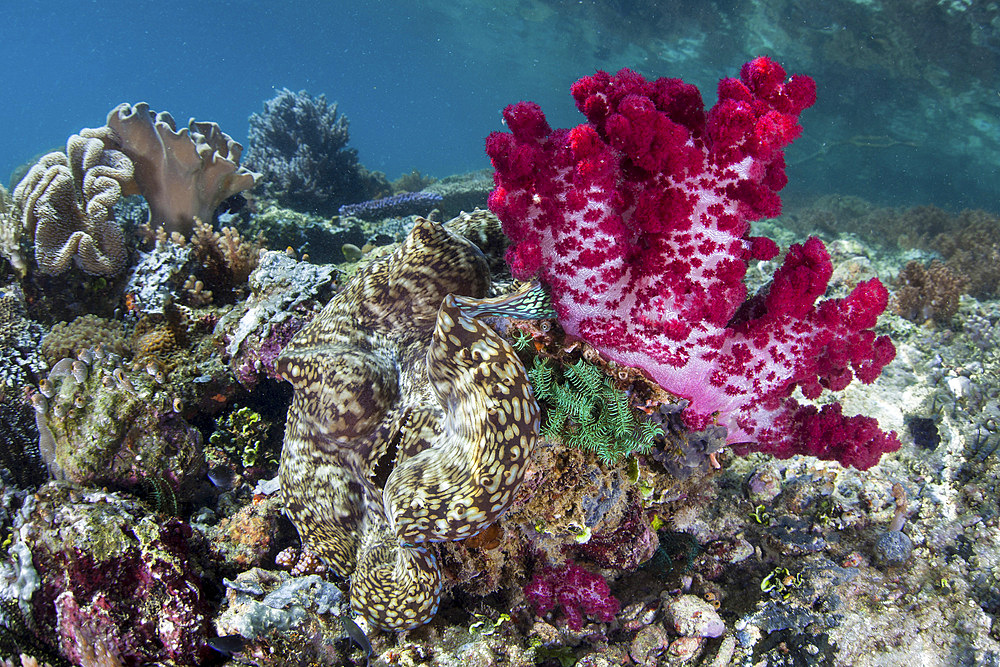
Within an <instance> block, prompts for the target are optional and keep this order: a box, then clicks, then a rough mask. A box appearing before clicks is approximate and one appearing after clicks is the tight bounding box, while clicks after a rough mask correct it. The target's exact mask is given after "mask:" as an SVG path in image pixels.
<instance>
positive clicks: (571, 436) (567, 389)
mask: <svg viewBox="0 0 1000 667" xmlns="http://www.w3.org/2000/svg"><path fill="white" fill-rule="evenodd" d="M528 377H529V379H530V380H531V384H532V387H534V390H535V397H536V399H538V400H539V401H542V402H544V403H545V405H546V407H547V409H548V410H547V415H546V418H545V426H544V427H543V428H542V435H543V436H545V437H546V438H548V439H553V440H560V441H562V442H565V443H567V444H569V445H572V446H574V447H579V448H580V449H583V450H584V451H588V452H594V453H595V454H597V456H598V457H599V458H600V459H601V461H603V462H604V463H608V464H613V463H617V462H618V461H620V460H621V459H623V458H625V457H626V456H628V455H629V454H631V453H633V452H636V453H639V454H645V453H646V452H648V451H649V450H650V449H651V448H652V446H653V439H654V438H655V437H656V436H657V435H659V434H660V432H661V431H660V428H659V427H658V426H657V425H655V424H653V423H652V422H650V421H649V420H645V419H639V418H638V417H637V415H636V411H635V409H634V408H633V407H632V406H631V405H630V403H629V399H628V395H627V394H626V393H625V392H624V391H622V390H620V389H618V388H616V387H615V386H614V384H613V383H612V382H611V379H610V378H609V377H608V376H607V375H606V374H605V373H604V372H603V371H602V370H601V369H600V367H598V366H595V365H594V364H589V363H587V362H586V361H584V360H583V359H580V360H579V361H577V362H576V363H574V364H572V365H570V366H562V367H559V366H556V365H555V364H553V363H552V362H551V361H550V360H548V359H544V358H542V357H535V361H534V364H533V365H532V367H531V369H530V370H529V371H528Z"/></svg>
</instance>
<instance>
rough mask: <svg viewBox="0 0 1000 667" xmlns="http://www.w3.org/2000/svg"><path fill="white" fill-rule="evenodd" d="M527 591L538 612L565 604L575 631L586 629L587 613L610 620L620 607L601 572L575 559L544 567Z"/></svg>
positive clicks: (606, 620)
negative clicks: (587, 568) (584, 627)
mask: <svg viewBox="0 0 1000 667" xmlns="http://www.w3.org/2000/svg"><path fill="white" fill-rule="evenodd" d="M524 595H525V597H527V598H528V601H529V602H530V603H531V605H532V606H533V607H534V609H535V613H536V614H537V615H539V616H544V615H545V614H547V613H549V612H550V611H552V610H553V609H555V608H556V605H560V606H562V609H563V613H564V614H566V624H567V625H569V627H570V629H572V630H574V631H580V630H582V629H583V621H584V616H585V615H586V616H590V617H593V618H595V619H597V620H599V621H603V622H605V623H610V622H611V620H612V619H614V617H615V614H617V613H618V611H619V610H620V609H621V604H620V603H619V602H618V600H617V599H616V598H615V596H613V595H612V594H611V589H610V588H608V583H607V582H606V581H604V578H603V577H602V576H601V575H599V574H594V573H593V572H590V571H588V570H585V569H583V568H582V567H580V566H579V565H576V564H574V563H569V564H568V565H565V566H563V567H549V566H544V567H542V568H541V570H540V571H539V572H538V573H536V574H535V576H534V578H533V579H532V580H531V583H530V584H528V585H527V586H525V588H524Z"/></svg>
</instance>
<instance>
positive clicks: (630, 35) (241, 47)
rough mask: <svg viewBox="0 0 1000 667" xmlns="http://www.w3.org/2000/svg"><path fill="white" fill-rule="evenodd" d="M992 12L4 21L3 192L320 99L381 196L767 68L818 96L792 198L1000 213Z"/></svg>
mask: <svg viewBox="0 0 1000 667" xmlns="http://www.w3.org/2000/svg"><path fill="white" fill-rule="evenodd" d="M998 14H1000V10H998V9H997V7H996V5H995V4H991V3H982V2H961V1H959V0H950V1H946V0H938V1H920V2H911V1H909V0H907V1H905V2H904V1H902V0H877V1H875V0H872V1H868V2H846V1H837V2H825V3H813V2H795V1H791V0H783V1H779V2H774V1H768V2H763V1H756V2H732V1H724V0H705V1H700V2H653V1H638V2H624V1H621V0H601V1H592V0H580V1H572V2H570V1H564V0H514V1H512V2H502V3H495V2H482V1H478V0H454V1H448V2H445V1H444V0H432V1H430V2H403V1H373V2H363V3H361V2H357V3H355V2H322V1H312V2H306V1H303V0H290V1H287V2H281V3H276V2H222V1H216V2H191V1H188V0H181V1H179V2H172V3H153V2H124V1H122V0H102V1H89V2H81V1H52V2H46V3H35V2H27V3H4V6H3V8H2V9H0V61H2V62H3V64H4V81H3V90H4V94H3V99H4V100H5V102H4V103H3V104H2V105H0V174H3V175H4V178H3V181H4V182H7V181H8V180H9V179H8V178H7V175H8V174H10V173H11V172H12V171H13V170H14V169H15V168H17V167H18V166H19V165H22V164H24V163H26V162H30V161H32V160H33V159H34V158H35V157H37V156H38V155H39V154H41V153H44V152H47V151H50V150H54V149H57V148H59V147H61V146H63V145H64V142H65V139H66V137H67V136H68V135H69V134H71V133H73V132H76V131H78V130H80V129H81V128H83V127H98V126H100V125H103V124H104V121H105V118H106V116H107V113H108V111H110V110H111V109H112V108H113V107H115V106H116V105H118V104H119V103H121V102H130V103H136V102H139V101H146V102H148V103H149V104H150V107H151V108H152V109H154V110H157V111H159V110H167V111H170V112H171V113H172V114H173V116H174V117H175V119H177V120H178V122H180V123H185V122H186V121H187V119H188V118H190V117H195V118H197V119H199V120H211V121H215V122H217V123H219V124H220V126H221V127H222V128H223V130H224V131H226V132H227V133H229V134H230V135H232V136H233V138H235V139H236V140H237V141H242V142H244V143H245V142H246V137H247V130H248V121H247V119H248V117H249V115H250V114H251V113H253V112H259V111H261V110H262V108H263V106H262V105H263V102H264V101H265V100H267V99H269V98H271V97H273V96H274V95H275V93H276V91H278V90H280V89H282V88H289V89H291V90H294V91H298V90H306V91H308V92H309V93H310V94H312V95H319V94H324V95H326V97H327V99H328V100H330V101H336V102H338V103H339V105H340V106H339V110H340V112H341V113H343V114H345V115H346V116H347V117H348V118H349V119H350V121H351V126H350V129H351V137H352V141H351V145H352V146H354V147H355V148H357V150H358V152H359V157H360V160H361V162H362V163H363V164H364V165H365V166H366V167H368V168H369V169H374V170H381V171H384V172H385V173H386V174H387V175H388V177H389V178H396V177H397V176H399V175H400V174H402V173H406V172H409V171H411V170H412V169H418V170H419V171H421V172H422V173H424V174H429V175H432V176H436V177H442V176H446V175H448V174H454V173H461V172H465V171H470V170H473V169H479V168H484V167H488V166H489V163H488V160H487V158H486V156H485V154H484V152H483V138H484V137H485V136H486V135H487V134H488V133H489V132H491V131H493V130H496V129H502V128H501V116H500V112H501V110H502V109H503V107H504V106H506V105H507V104H510V103H513V102H516V101H518V100H522V99H530V100H534V101H536V102H538V103H539V104H541V106H542V108H543V109H545V111H546V114H547V115H548V118H549V119H550V122H551V123H552V124H553V126H569V125H575V124H577V123H578V122H579V121H580V118H581V117H580V116H579V114H578V113H577V112H576V110H575V109H574V108H573V104H572V99H571V98H570V96H569V94H568V92H569V86H570V84H571V83H572V82H573V81H574V80H576V79H577V78H579V77H580V76H584V75H587V74H590V73H592V72H593V71H594V70H595V69H605V70H608V71H615V70H617V69H619V68H622V67H630V68H633V69H636V70H638V71H640V72H641V73H643V74H644V75H646V76H648V77H653V78H655V77H659V76H667V77H679V78H683V79H685V80H686V81H688V82H690V83H694V84H696V85H698V86H699V88H701V90H702V91H703V94H704V95H705V97H706V102H707V103H708V104H711V103H712V102H713V97H714V87H715V82H716V81H717V80H718V79H719V78H720V77H723V76H732V75H735V74H736V73H737V72H738V69H739V67H740V65H741V64H742V63H744V62H746V61H747V60H750V59H751V58H753V57H755V56H757V55H769V56H771V57H773V58H775V59H776V60H777V61H778V62H780V63H782V64H783V65H784V66H785V67H786V68H787V69H788V71H789V73H793V72H798V73H803V74H808V75H810V76H812V77H814V78H815V79H816V80H817V84H818V88H819V101H818V103H817V105H816V106H815V107H814V108H813V109H812V110H810V111H809V112H808V113H807V114H806V115H805V116H804V117H803V125H804V127H805V134H804V136H803V138H802V139H801V140H800V141H798V142H797V143H796V145H795V146H793V147H792V148H791V150H790V151H789V153H788V160H789V163H790V165H791V168H790V169H789V177H790V181H791V184H792V185H791V186H790V190H791V191H794V190H795V189H796V188H801V189H805V190H812V191H819V190H823V191H825V192H832V191H836V192H838V193H841V194H854V195H859V196H864V197H866V198H867V199H869V200H873V201H876V202H879V203H886V204H893V205H915V204H925V203H934V204H937V205H939V206H943V207H945V208H949V209H961V208H966V207H985V208H988V209H992V210H996V209H997V203H996V196H995V192H996V183H997V182H998V180H1000V167H998V165H1000V127H998V120H997V119H998V117H1000V64H998V63H1000V36H998V35H1000V16H998Z"/></svg>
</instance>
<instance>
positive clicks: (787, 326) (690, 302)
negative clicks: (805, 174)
mask: <svg viewBox="0 0 1000 667" xmlns="http://www.w3.org/2000/svg"><path fill="white" fill-rule="evenodd" d="M572 92H573V97H574V98H575V99H576V103H577V107H578V108H579V109H580V111H582V112H583V114H584V115H585V116H586V117H587V119H588V121H589V122H588V123H585V124H582V125H578V126H577V127H575V128H573V129H569V130H566V129H562V130H551V129H550V128H549V125H548V123H547V122H546V120H545V116H544V114H543V113H542V111H541V109H540V108H539V107H538V105H536V104H534V103H531V102H519V103H518V104H514V105H511V106H509V107H507V108H506V109H505V110H504V119H505V121H506V123H507V126H508V127H509V128H510V130H511V132H510V133H501V132H494V133H493V134H491V135H490V136H489V137H488V138H487V140H486V150H487V153H488V154H489V155H490V157H491V159H492V161H493V166H494V168H495V169H496V174H495V182H496V189H495V190H494V191H493V193H492V194H491V196H490V201H489V203H490V208H491V209H492V210H493V211H494V212H495V213H496V214H497V215H498V216H499V218H500V220H501V221H502V223H503V229H504V232H505V233H506V234H507V235H508V236H509V237H510V239H511V241H512V244H511V247H510V249H509V250H508V253H507V261H508V263H509V264H510V266H511V269H512V271H513V273H514V275H515V276H516V277H517V278H521V279H527V278H530V277H533V276H536V275H537V276H538V277H539V278H540V279H541V281H542V282H543V283H544V284H546V285H547V286H548V287H549V288H550V290H551V293H552V299H553V303H554V305H555V308H556V312H557V314H558V318H559V322H560V324H561V325H562V326H563V328H564V329H565V330H566V332H567V333H568V334H570V335H572V336H576V337H579V338H582V339H584V340H586V341H587V342H589V343H591V344H592V345H594V346H595V347H597V348H598V349H599V350H600V351H601V352H602V353H603V354H604V355H605V356H606V357H607V358H609V359H612V360H614V361H615V362H617V363H620V364H623V365H626V366H632V367H636V368H640V369H642V370H643V371H645V372H646V373H648V375H649V376H650V377H651V378H652V379H654V380H655V381H656V382H657V383H659V384H660V385H661V386H662V387H663V388H664V389H666V390H668V391H670V392H671V393H673V394H675V395H677V396H680V397H682V398H685V399H688V400H689V401H690V405H689V406H688V407H687V408H686V409H685V410H684V419H685V423H686V424H687V425H688V427H689V428H691V429H692V430H701V429H704V428H705V427H707V426H709V425H710V424H713V423H717V424H721V425H723V426H725V427H726V428H727V429H728V438H727V442H728V443H729V444H732V445H741V447H737V451H746V450H756V451H765V452H769V453H771V454H773V455H775V456H777V457H780V458H787V457H789V456H792V455H794V454H811V455H814V456H818V457H820V458H823V459H827V460H837V461H839V462H840V463H841V464H843V465H853V466H854V467H856V468H859V469H866V468H869V467H871V466H872V465H874V464H875V463H877V462H878V460H879V458H880V456H881V455H882V453H884V452H889V451H895V450H896V449H898V448H899V441H898V440H897V438H896V434H895V433H888V434H887V433H884V432H882V431H881V430H879V428H878V424H877V422H876V421H875V420H874V419H871V418H869V417H863V416H855V417H847V416H844V415H843V414H842V412H841V406H840V405H839V404H837V403H831V404H828V405H825V406H824V407H823V408H822V410H819V409H817V408H815V407H813V406H811V405H801V404H799V403H798V402H797V401H796V400H795V399H794V398H792V397H791V394H792V392H793V391H794V389H795V388H796V387H799V388H800V389H801V391H802V393H803V394H804V395H805V396H806V397H807V398H809V399H814V398H817V397H818V396H819V395H820V393H821V391H822V390H823V389H830V390H840V389H843V388H845V387H846V386H847V385H848V384H849V383H850V381H851V380H852V378H853V377H854V376H855V375H856V376H857V377H858V378H859V379H860V380H861V381H862V382H865V383H870V382H873V381H874V380H875V378H876V377H878V375H879V373H880V372H881V370H882V367H883V366H885V365H886V364H887V363H889V362H890V361H891V360H892V359H893V357H894V356H895V348H894V347H893V345H892V343H891V342H890V341H889V339H888V338H887V337H885V336H879V337H877V336H876V335H875V333H874V331H872V327H874V325H875V323H876V319H877V318H878V316H879V315H880V314H881V313H882V312H883V311H884V310H885V308H886V305H887V303H888V292H887V291H886V289H885V287H883V285H882V284H881V283H880V282H879V281H878V280H877V279H872V280H869V281H867V282H863V283H861V284H859V285H858V286H857V287H856V288H855V289H854V290H853V291H852V292H851V293H850V295H848V296H847V297H845V298H842V299H826V300H823V301H821V302H819V303H817V299H818V298H819V297H820V296H822V295H823V293H824V292H825V291H826V287H827V283H828V282H829V279H830V276H831V274H832V264H831V262H830V257H829V254H828V253H827V251H826V248H825V246H824V245H823V243H822V242H821V241H820V240H819V239H817V238H810V239H809V240H807V241H806V242H805V243H804V244H801V245H793V246H792V247H791V249H790V250H789V252H788V254H787V257H786V258H785V260H784V263H783V264H782V265H781V267H780V268H779V269H778V270H777V272H776V273H775V275H774V280H773V281H772V283H771V285H770V286H769V287H768V288H766V289H765V290H763V291H762V292H761V293H759V294H757V295H755V296H753V297H751V298H749V299H748V298H747V291H746V287H745V286H744V284H743V278H744V275H745V273H746V269H747V264H748V262H749V261H750V260H751V259H765V260H766V259H772V258H774V257H775V256H776V255H777V252H778V248H777V246H776V244H775V243H774V241H772V240H771V239H768V238H764V237H752V236H750V235H749V232H750V221H752V220H757V219H760V218H763V217H773V216H776V215H778V214H779V213H780V209H781V200H780V199H779V197H778V194H777V192H778V191H779V190H780V189H781V188H782V187H784V185H785V183H786V181H787V179H786V177H785V162H784V154H783V152H782V151H783V148H784V147H785V146H787V145H788V144H789V143H791V141H792V140H793V139H795V138H796V137H797V136H798V135H799V133H800V132H801V129H802V128H801V126H800V125H799V124H798V116H799V113H800V112H801V111H802V110H803V109H805V108H807V107H809V106H811V105H812V104H813V102H814V101H815V99H816V93H815V84H814V82H813V80H812V79H810V78H809V77H805V76H798V75H797V76H793V77H791V78H790V79H788V80H786V79H785V72H784V70H783V69H782V68H781V67H780V66H779V65H777V64H776V63H774V62H773V61H771V60H769V59H767V58H757V59H756V60H753V61H752V62H749V63H747V64H746V65H744V66H743V69H742V71H741V73H740V78H739V79H723V80H722V81H720V82H719V90H718V92H719V101H718V102H717V103H716V105H715V106H714V107H712V109H711V110H709V111H708V112H707V113H706V112H705V110H704V106H703V104H702V100H701V95H700V93H699V92H698V90H697V88H695V87H694V86H691V85H688V84H685V83H684V82H682V81H680V80H679V79H657V80H656V81H647V80H646V79H644V78H643V77H642V76H640V75H638V74H636V73H635V72H632V71H629V70H621V71H620V72H618V73H617V74H616V75H614V76H611V75H609V74H607V73H606V72H598V73H597V74H595V75H594V76H589V77H584V78H582V79H580V80H579V81H577V82H576V83H575V84H574V85H573V87H572Z"/></svg>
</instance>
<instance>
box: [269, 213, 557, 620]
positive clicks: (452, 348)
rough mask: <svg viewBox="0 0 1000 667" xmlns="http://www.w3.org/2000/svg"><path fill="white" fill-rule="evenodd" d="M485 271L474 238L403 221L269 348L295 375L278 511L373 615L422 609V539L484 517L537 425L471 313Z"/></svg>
mask: <svg viewBox="0 0 1000 667" xmlns="http://www.w3.org/2000/svg"><path fill="white" fill-rule="evenodd" d="M489 280H490V278H489V269H488V267H487V265H486V261H485V259H484V257H483V255H482V253H480V252H479V251H478V249H477V248H475V246H473V245H472V244H471V243H470V242H468V241H466V240H465V239H462V238H460V237H459V236H457V235H455V234H452V233H451V232H449V231H447V230H446V229H445V228H444V227H443V226H441V225H440V224H437V223H433V222H429V221H427V220H418V222H417V224H416V226H415V227H414V229H413V231H412V232H411V233H410V235H409V236H408V237H407V239H406V240H405V242H404V243H403V245H402V246H401V247H400V248H399V249H398V250H396V252H394V253H393V254H392V255H390V256H389V257H387V258H383V259H379V260H375V261H373V262H372V263H371V264H369V265H368V266H367V267H366V268H365V269H363V270H362V271H361V272H359V273H358V274H357V275H356V276H355V278H354V279H353V280H352V282H351V283H350V284H349V285H347V286H346V287H345V288H344V290H343V291H342V292H340V293H339V294H338V295H337V296H336V297H334V298H333V300H332V301H331V302H330V303H329V304H327V306H326V307H325V308H324V310H323V311H322V312H321V313H320V314H319V315H318V316H317V317H316V318H315V319H314V320H313V321H312V322H311V323H310V324H308V325H307V326H306V327H305V328H303V329H302V331H300V332H299V333H298V334H297V335H296V336H295V337H294V338H293V339H292V341H291V342H290V343H289V345H288V347H287V348H286V349H285V350H284V351H283V352H282V353H281V355H280V357H279V358H278V362H277V368H278V370H279V372H280V373H281V375H282V376H283V377H284V378H285V379H286V380H288V381H289V382H290V383H291V384H292V385H293V386H294V388H295V396H294V398H293V400H292V405H291V408H290V410H289V413H288V420H287V425H286V430H285V444H284V449H283V451H282V458H281V470H280V478H281V488H282V493H283V496H284V501H285V505H286V509H287V511H288V514H289V515H290V516H291V518H292V521H293V522H294V523H295V525H296V527H297V528H298V530H299V534H300V536H301V537H302V541H303V545H304V546H305V547H307V548H308V549H310V550H311V551H313V552H315V553H317V554H318V555H319V556H321V557H322V558H323V559H324V560H325V561H326V562H327V563H328V564H329V565H330V567H331V568H332V569H333V570H334V571H335V572H336V573H337V574H339V575H341V576H351V577H352V580H351V584H352V585H351V603H352V606H353V607H354V609H355V610H356V611H357V612H358V613H360V614H362V615H363V616H365V617H366V618H368V619H369V620H370V621H372V622H373V623H374V624H375V625H378V626H380V627H383V628H388V629H395V630H403V629H407V628H411V627H414V626H416V625H420V624H421V623H425V622H426V621H428V620H430V618H431V617H432V616H433V615H434V613H435V612H436V610H437V606H438V603H439V599H440V595H441V570H440V566H439V565H438V563H437V561H436V558H435V556H434V553H433V551H432V550H431V549H430V543H433V542H441V541H446V540H459V539H464V538H467V537H471V536H473V535H475V534H477V533H479V532H480V531H482V530H484V529H485V528H487V527H488V526H489V525H490V524H492V523H493V522H494V521H495V520H496V519H497V518H499V516H500V515H501V514H502V513H503V512H504V511H506V509H507V508H508V507H509V506H510V504H511V502H512V501H513V498H514V493H515V492H516V490H517V489H518V487H519V485H520V483H521V481H522V479H523V476H524V471H525V465H526V463H527V460H528V457H529V456H530V453H531V451H532V449H533V447H534V444H535V441H536V438H537V433H538V425H539V424H538V422H539V409H538V405H537V403H536V402H535V399H534V398H533V397H532V394H531V387H530V384H529V382H528V379H527V374H526V372H525V369H524V367H523V365H522V364H521V362H520V360H519V359H518V357H517V355H516V353H515V352H514V350H513V349H512V348H511V347H510V346H509V345H508V344H507V343H506V342H505V341H504V340H503V339H502V338H500V337H499V336H498V335H497V334H495V333H494V332H493V331H492V330H491V329H490V328H489V327H488V326H486V325H485V324H483V323H482V322H480V321H479V320H477V319H476V318H475V317H474V316H473V313H475V312H477V311H476V310H475V309H476V307H477V305H479V304H480V303H481V301H479V298H480V297H483V296H484V295H485V294H486V291H487V289H488V287H489ZM456 295H463V296H456Z"/></svg>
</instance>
